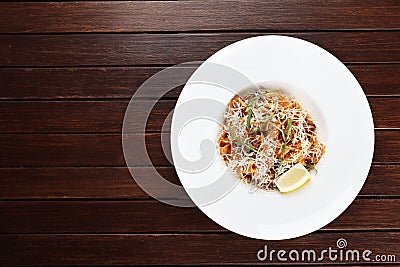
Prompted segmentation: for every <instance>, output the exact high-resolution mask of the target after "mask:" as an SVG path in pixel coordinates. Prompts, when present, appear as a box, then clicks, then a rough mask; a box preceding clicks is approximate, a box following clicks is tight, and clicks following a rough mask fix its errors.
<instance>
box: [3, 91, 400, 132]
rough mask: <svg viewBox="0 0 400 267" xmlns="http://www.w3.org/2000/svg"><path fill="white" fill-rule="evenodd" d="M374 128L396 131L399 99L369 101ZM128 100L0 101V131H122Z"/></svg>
mask: <svg viewBox="0 0 400 267" xmlns="http://www.w3.org/2000/svg"><path fill="white" fill-rule="evenodd" d="M368 100H369V104H370V106H371V110H372V115H373V118H374V124H375V127H376V128H386V129H390V128H392V129H393V128H400V112H395V111H396V110H397V109H398V107H399V106H400V98H369V99H368ZM153 103H155V101H154V100H140V101H135V104H134V108H133V113H132V118H133V119H132V120H131V121H130V123H129V126H127V127H126V128H125V130H124V131H125V132H127V131H129V132H138V133H143V132H144V129H145V128H144V123H143V121H145V114H146V112H145V111H146V107H147V106H149V105H151V104H153ZM175 104H176V100H162V101H159V102H157V103H156V104H155V106H154V108H153V109H152V112H150V115H149V117H148V119H147V125H146V131H148V132H160V131H164V132H166V131H167V132H168V131H170V130H171V117H170V116H168V114H169V113H170V112H171V111H172V110H173V109H174V107H175ZM127 106H128V101H127V100H126V101H62V102H54V101H33V102H32V101H16V102H10V101H7V102H0V132H3V133H17V132H18V133H41V132H46V133H57V132H61V133H66V132H68V133H74V132H98V133H101V132H104V133H110V132H113V133H119V132H121V131H122V125H123V121H124V115H125V112H126V109H127Z"/></svg>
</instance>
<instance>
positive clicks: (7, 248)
mask: <svg viewBox="0 0 400 267" xmlns="http://www.w3.org/2000/svg"><path fill="white" fill-rule="evenodd" d="M339 238H344V239H346V240H347V243H348V248H347V249H358V250H360V253H363V251H364V250H366V249H370V250H372V251H373V254H371V255H370V258H371V260H372V259H375V258H374V257H375V256H376V255H378V254H385V255H388V254H393V255H396V256H397V255H399V254H400V247H399V246H398V244H399V242H400V233H399V232H360V233H356V234H355V233H342V232H338V233H321V232H319V233H314V234H312V235H306V236H303V237H300V238H296V239H291V240H282V241H263V240H256V239H251V238H246V237H243V236H239V235H236V234H208V235H199V234H182V235H177V234H170V235H159V234H142V235H127V234H117V235H108V234H107V235H99V234H96V235H79V234H63V235H43V234H37V235H20V234H19V235H18V234H8V235H1V236H0V249H1V251H2V253H1V254H0V264H2V265H41V266H49V265H108V266H110V265H129V264H157V265H160V264H164V265H167V264H168V265H176V264H224V263H225V264H227V263H232V264H234V263H236V264H237V263H247V264H267V263H269V261H266V262H260V261H258V259H257V252H258V251H259V250H261V249H263V248H264V245H267V246H268V249H274V250H275V251H278V250H280V249H285V250H287V251H290V250H292V249H296V250H298V251H300V252H302V251H303V250H305V249H314V250H315V251H318V253H320V252H321V251H322V250H324V249H328V248H329V247H332V249H335V248H336V241H337V240H338V239H339ZM275 256H276V254H275ZM325 256H327V254H326V253H325ZM361 256H362V254H361ZM273 259H274V261H273V262H275V263H278V262H277V258H276V257H274V258H273ZM360 262H362V261H360ZM396 262H397V263H399V262H400V260H399V259H398V257H396ZM289 263H291V262H284V263H283V265H288V264H289ZM321 263H332V261H329V258H328V257H326V258H325V259H324V260H323V261H320V262H317V264H318V265H319V264H321ZM335 263H336V262H335ZM341 263H343V264H344V263H346V262H341ZM347 263H348V264H351V263H353V264H354V263H355V262H351V261H349V262H347ZM364 263H366V264H368V263H371V262H364ZM386 264H387V263H386Z"/></svg>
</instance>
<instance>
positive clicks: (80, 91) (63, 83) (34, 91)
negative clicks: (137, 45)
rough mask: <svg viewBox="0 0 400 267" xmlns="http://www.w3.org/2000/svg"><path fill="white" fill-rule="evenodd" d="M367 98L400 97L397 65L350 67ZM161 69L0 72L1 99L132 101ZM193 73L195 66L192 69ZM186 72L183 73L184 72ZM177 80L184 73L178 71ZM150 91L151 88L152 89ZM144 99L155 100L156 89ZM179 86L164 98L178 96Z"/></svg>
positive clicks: (54, 69) (58, 69)
mask: <svg viewBox="0 0 400 267" xmlns="http://www.w3.org/2000/svg"><path fill="white" fill-rule="evenodd" d="M348 68H349V69H350V71H351V72H353V74H354V75H355V77H356V78H357V79H358V81H359V82H360V84H361V86H362V87H363V89H364V92H365V94H366V95H368V96H375V95H390V96H399V95H400V79H399V77H398V76H399V73H400V64H378V65H350V66H348ZM162 69H163V68H161V67H104V68H17V69H7V68H3V69H0V77H2V79H0V88H1V90H0V99H64V98H131V97H132V95H133V93H134V92H136V89H137V88H138V87H139V86H140V85H141V84H142V83H143V82H144V81H145V80H146V79H148V78H150V77H151V76H152V75H154V74H156V73H157V72H158V71H161V70H162ZM191 69H192V70H195V67H192V68H191ZM185 73H186V72H185ZM177 75H178V76H177V77H171V78H170V79H171V80H175V79H179V78H182V77H185V76H183V72H180V73H179V72H178V73H177ZM152 89H153V88H152ZM157 89H160V88H154V91H153V90H146V91H145V92H143V93H144V95H143V96H145V97H155V96H156V93H155V92H156V90H157ZM180 92H181V87H179V88H177V89H175V90H172V91H170V92H169V93H168V94H167V95H166V96H168V97H178V96H179V93H180Z"/></svg>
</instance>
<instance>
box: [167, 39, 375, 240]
mask: <svg viewBox="0 0 400 267" xmlns="http://www.w3.org/2000/svg"><path fill="white" fill-rule="evenodd" d="M260 85H261V86H264V87H273V88H280V89H282V90H284V91H287V92H288V93H290V94H291V95H293V96H294V97H295V98H296V99H297V100H298V101H299V102H300V104H301V105H302V107H303V108H305V109H307V110H308V111H309V112H310V113H311V114H312V117H313V118H314V120H315V122H316V125H317V128H318V132H319V133H318V134H319V135H320V138H321V140H322V142H323V143H325V145H326V153H325V154H324V156H323V158H322V160H321V161H320V162H319V163H318V164H317V170H318V173H317V174H315V175H313V176H312V178H311V180H310V182H308V183H307V184H306V185H305V186H303V187H302V188H300V189H299V190H296V191H294V192H291V193H288V194H281V193H279V192H277V191H274V192H267V191H264V190H261V189H260V190H255V189H254V188H251V187H249V186H248V185H247V184H246V183H244V182H241V181H240V179H239V178H238V177H237V176H236V175H235V174H233V173H231V172H230V171H229V170H228V169H227V167H226V166H225V163H224V162H223V160H222V158H221V157H220V156H219V155H218V151H217V149H216V141H217V138H218V132H219V129H220V124H221V123H222V119H223V112H224V111H225V109H226V105H227V104H228V102H229V101H230V99H231V98H232V97H233V96H234V95H235V94H240V93H241V92H243V90H245V89H248V88H251V87H254V86H260ZM171 149H172V157H173V161H174V165H175V168H176V170H177V174H178V176H179V179H180V181H181V183H182V185H183V187H184V188H185V190H186V191H187V193H188V195H189V196H190V198H191V199H192V201H193V202H194V203H195V204H196V205H197V206H198V207H199V208H200V210H201V211H202V212H204V213H205V214H206V215H207V216H208V217H209V218H210V219H212V220H213V221H215V222H216V223H218V224H219V225H221V226H222V227H224V228H226V229H228V230H230V231H233V232H235V233H238V234H240V235H244V236H247V237H252V238H258V239H265V240H279V239H288V238H294V237H298V236H302V235H305V234H308V233H311V232H313V231H315V230H318V229H320V228H321V227H323V226H325V225H327V224H328V223H330V222H331V221H333V220H334V219H335V218H337V217H338V216H339V215H340V214H341V213H342V212H343V211H344V210H345V209H346V208H347V207H348V206H349V205H350V204H351V202H352V201H353V200H354V198H355V197H356V196H357V194H358V193H359V191H360V189H361V187H362V186H363V184H364V182H365V179H366V177H367V175H368V171H369V169H370V165H371V161H372V156H373V150H374V126H373V120H372V114H371V110H370V107H369V104H368V101H367V98H366V96H365V94H364V93H363V90H362V88H361V86H360V84H359V83H358V82H357V80H356V79H355V77H354V76H353V75H352V73H351V72H350V71H349V70H348V69H347V68H346V67H345V66H344V65H343V63H341V62H340V61H339V60H338V59H337V58H336V57H334V56H333V55H332V54H330V53H329V52H327V51H326V50H324V49H322V48H321V47H319V46H317V45H315V44H312V43H310V42H307V41H304V40H301V39H297V38H292V37H286V36H276V35H270V36H258V37H253V38H249V39H245V40H242V41H239V42H236V43H233V44H231V45H229V46H227V47H225V48H223V49H221V50H220V51H218V52H216V53H215V54H214V55H213V56H211V57H210V58H208V59H207V60H206V61H205V62H204V63H203V64H202V65H200V67H199V68H198V69H197V70H196V71H195V72H194V74H193V75H192V76H191V78H190V79H189V81H188V83H187V84H186V85H185V87H184V88H183V90H182V93H181V95H180V97H179V99H178V102H177V105H176V107H175V111H174V114H173V119H172V126H171Z"/></svg>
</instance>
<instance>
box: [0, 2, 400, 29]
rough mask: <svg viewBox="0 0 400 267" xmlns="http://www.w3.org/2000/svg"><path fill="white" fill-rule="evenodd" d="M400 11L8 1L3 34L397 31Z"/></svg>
mask: <svg viewBox="0 0 400 267" xmlns="http://www.w3.org/2000/svg"><path fill="white" fill-rule="evenodd" d="M160 10H162V12H159V11H160ZM399 13H400V6H399V3H398V2H397V1H394V0H384V1H379V2H376V1H373V0H368V1H363V4H362V5H360V4H359V2H358V1H357V0H352V1H345V0H340V1H334V2H325V1H322V0H318V1H312V2H310V1H305V0H301V1H295V2H293V1H289V0H285V1H268V2H267V3H265V2H263V1H260V0H258V1H235V2H232V1H210V2H208V1H207V2H204V1H179V2H171V1H168V2H160V1H157V2H156V1H151V2H145V1H133V2H111V3H110V2H105V1H101V2H68V3H7V4H3V5H2V20H1V23H0V25H1V26H0V32H7V33H10V32H104V31H106V32H135V31H139V32H143V31H144V32H148V31H193V30H196V31H199V30H202V31H204V30H317V29H318V30H323V29H330V30H331V29H398V28H399V24H398V23H397V22H398V20H399ZM21 17H29V19H21ZM49 21H51V22H52V23H49ZM77 21H79V23H76V22H77ZM166 21H167V22H168V23H166Z"/></svg>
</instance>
